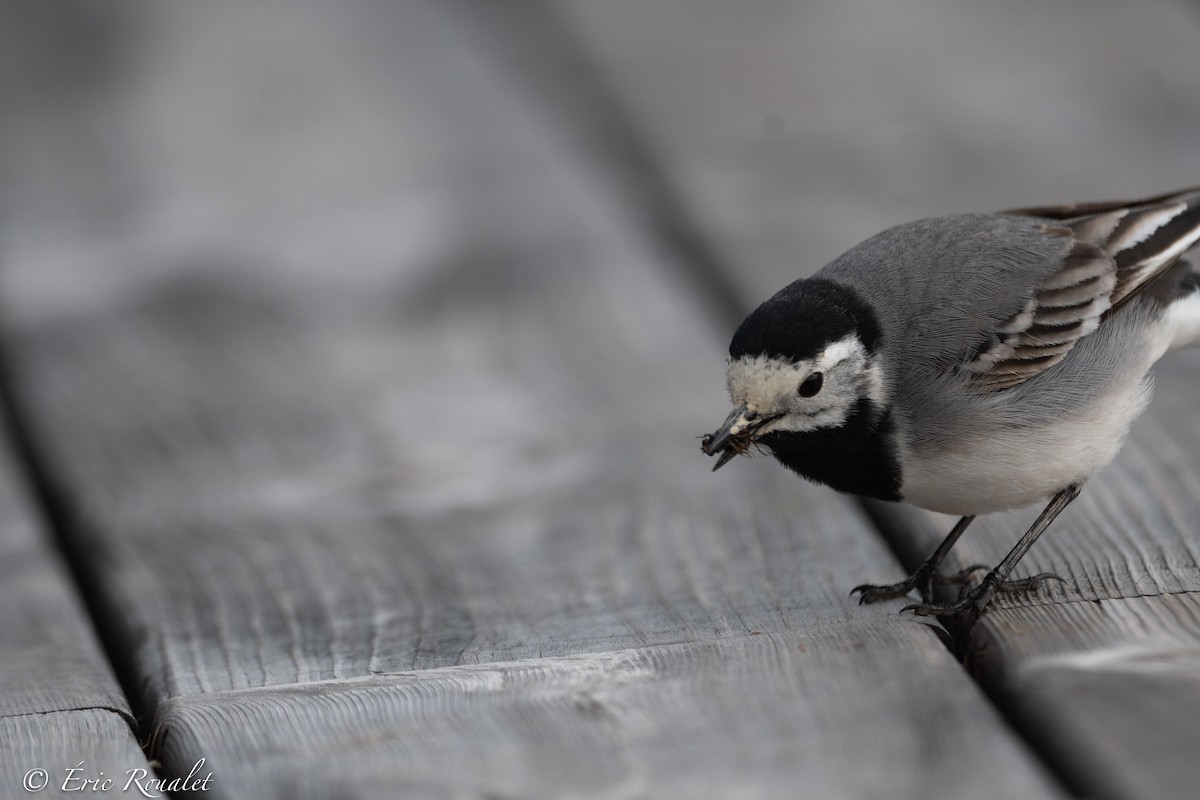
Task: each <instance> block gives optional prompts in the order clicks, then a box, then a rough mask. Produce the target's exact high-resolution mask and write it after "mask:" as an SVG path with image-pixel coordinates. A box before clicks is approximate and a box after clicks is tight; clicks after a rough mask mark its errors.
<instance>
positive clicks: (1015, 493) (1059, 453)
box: [901, 382, 1150, 516]
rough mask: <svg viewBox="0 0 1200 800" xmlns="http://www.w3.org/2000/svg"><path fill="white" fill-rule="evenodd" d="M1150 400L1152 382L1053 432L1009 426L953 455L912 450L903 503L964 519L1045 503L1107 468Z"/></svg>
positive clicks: (963, 444)
mask: <svg viewBox="0 0 1200 800" xmlns="http://www.w3.org/2000/svg"><path fill="white" fill-rule="evenodd" d="M1149 399H1150V384H1149V382H1147V383H1146V384H1144V390H1143V391H1140V392H1139V391H1135V392H1127V393H1124V395H1123V398H1122V397H1113V396H1111V395H1110V397H1109V398H1108V400H1107V401H1105V402H1101V403H1099V404H1097V405H1096V406H1093V408H1092V410H1091V411H1090V412H1081V411H1076V412H1075V413H1072V414H1064V415H1063V416H1062V417H1061V418H1059V419H1057V420H1056V421H1055V422H1054V424H1052V425H1037V426H1030V427H1015V426H1010V427H1007V428H1004V429H1001V430H994V431H993V432H991V433H990V434H986V435H978V436H975V437H974V438H971V439H966V440H961V441H960V442H959V443H958V444H956V445H955V446H954V447H953V448H952V449H951V448H947V447H944V446H943V447H939V448H929V449H928V450H927V451H926V452H919V451H916V450H910V451H909V452H908V453H907V457H906V459H905V465H904V474H903V475H902V477H901V480H902V485H901V493H902V494H903V496H904V501H905V502H907V503H911V504H913V505H915V506H920V507H921V508H927V509H929V510H930V511H939V512H942V513H944V514H955V515H959V516H967V515H970V514H987V513H991V512H993V511H1005V510H1007V509H1012V508H1020V507H1022V506H1027V505H1031V504H1033V503H1037V502H1044V501H1045V500H1047V499H1048V498H1049V497H1051V496H1052V495H1054V494H1055V493H1057V492H1058V491H1059V490H1061V489H1063V488H1065V487H1067V486H1068V485H1070V484H1073V483H1083V482H1084V481H1086V480H1087V479H1088V478H1090V477H1091V476H1092V475H1093V474H1094V473H1095V472H1096V471H1097V470H1099V469H1100V468H1101V467H1103V466H1104V465H1105V464H1107V463H1108V462H1110V461H1111V460H1112V459H1113V457H1114V456H1116V454H1117V451H1118V450H1120V448H1121V443H1122V442H1123V441H1124V439H1125V435H1126V434H1127V433H1128V431H1129V425H1130V424H1131V423H1132V422H1133V420H1134V419H1135V418H1136V417H1137V416H1138V415H1139V414H1141V412H1142V410H1143V409H1144V408H1145V407H1146V403H1147V402H1149ZM980 427H981V428H983V427H985V426H982V425H981V426H980Z"/></svg>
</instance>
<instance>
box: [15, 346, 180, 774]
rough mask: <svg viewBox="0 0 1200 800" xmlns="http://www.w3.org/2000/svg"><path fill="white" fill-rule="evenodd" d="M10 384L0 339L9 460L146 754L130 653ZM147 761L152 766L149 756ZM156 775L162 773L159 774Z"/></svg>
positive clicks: (142, 708)
mask: <svg viewBox="0 0 1200 800" xmlns="http://www.w3.org/2000/svg"><path fill="white" fill-rule="evenodd" d="M13 384H14V378H13V369H12V355H11V353H10V351H9V343H8V341H7V340H5V339H0V430H2V431H3V432H4V433H6V434H7V435H8V441H9V442H10V443H11V446H12V453H13V459H14V461H15V462H16V464H15V466H16V480H23V481H24V484H25V488H26V490H27V492H26V494H27V496H28V497H29V499H30V514H31V515H32V516H33V517H34V519H35V520H40V521H41V523H42V524H41V526H40V527H41V529H42V530H43V531H45V532H46V534H48V536H49V540H50V544H51V545H52V547H53V548H54V550H55V551H56V552H57V553H58V555H59V557H60V558H61V559H62V561H63V563H65V564H66V566H67V569H68V571H69V572H70V577H71V580H72V582H73V584H74V586H75V589H76V591H78V592H79V595H80V597H81V600H82V606H83V612H84V614H85V615H86V616H87V618H88V620H89V621H90V622H91V625H92V630H93V631H94V632H95V635H96V638H97V639H98V640H99V642H100V646H101V648H102V649H103V651H104V656H105V658H106V659H107V660H108V663H109V665H110V666H111V667H112V671H113V674H114V675H115V676H116V679H117V683H118V685H119V686H120V688H121V692H122V693H123V694H124V696H125V702H126V703H127V704H128V705H129V709H130V711H131V712H132V713H133V717H132V718H130V717H129V716H127V715H126V714H125V713H124V712H121V711H118V712H117V713H118V714H119V715H120V716H121V718H122V719H124V720H125V721H126V723H127V724H128V725H129V729H130V732H131V733H132V734H133V737H134V739H135V740H136V741H137V742H138V744H139V745H140V746H141V747H142V750H143V752H146V742H144V741H143V740H142V738H141V737H140V736H139V735H138V732H139V730H140V729H144V728H145V726H146V724H147V723H148V722H149V720H150V717H149V715H148V709H147V708H146V705H145V699H144V698H143V696H142V693H141V692H140V691H138V681H137V677H136V670H135V667H134V664H133V656H132V653H130V652H129V650H128V649H127V648H125V647H124V646H123V644H122V637H121V635H120V630H119V626H118V625H117V624H116V622H115V618H114V615H113V613H112V608H111V606H110V604H109V603H108V601H107V600H106V598H105V595H104V593H103V591H102V589H101V588H100V583H99V581H98V580H97V578H96V576H95V574H94V572H93V571H92V570H91V569H89V565H88V560H87V557H86V554H85V552H84V548H83V547H81V546H80V542H79V541H78V538H77V534H76V533H75V532H76V531H77V530H78V528H77V527H76V526H77V524H78V518H77V515H75V514H74V513H73V512H72V510H71V509H70V507H69V504H68V503H67V502H66V501H65V499H64V494H63V493H62V492H61V491H60V490H59V489H58V487H57V486H56V485H55V483H54V481H53V479H52V478H51V477H50V475H49V473H48V470H47V468H46V465H45V463H44V461H43V459H42V458H41V457H40V455H39V450H38V447H37V443H36V442H35V441H34V437H33V434H32V431H31V428H30V426H29V425H28V424H27V419H28V418H29V415H28V414H26V413H25V409H24V408H23V407H22V406H21V403H20V401H19V399H18V396H17V393H16V392H15V391H14V389H13ZM72 710H75V709H72ZM110 710H115V709H110ZM147 757H148V755H147ZM148 758H149V757H148ZM151 765H152V766H153V765H154V762H153V761H152V760H151ZM156 771H157V770H156ZM159 777H163V776H162V775H161V774H160V775H159Z"/></svg>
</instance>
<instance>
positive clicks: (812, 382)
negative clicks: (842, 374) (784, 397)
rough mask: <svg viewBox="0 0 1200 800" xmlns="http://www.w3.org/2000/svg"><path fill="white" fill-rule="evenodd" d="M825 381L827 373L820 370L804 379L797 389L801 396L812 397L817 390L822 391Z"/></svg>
mask: <svg viewBox="0 0 1200 800" xmlns="http://www.w3.org/2000/svg"><path fill="white" fill-rule="evenodd" d="M824 383H825V375H824V374H823V373H820V372H814V373H813V374H812V375H809V376H808V377H807V378H805V379H804V382H803V383H801V384H800V388H799V389H797V391H798V392H799V393H800V396H801V397H812V396H813V395H814V394H816V393H817V392H819V391H821V386H822V385H823V384H824Z"/></svg>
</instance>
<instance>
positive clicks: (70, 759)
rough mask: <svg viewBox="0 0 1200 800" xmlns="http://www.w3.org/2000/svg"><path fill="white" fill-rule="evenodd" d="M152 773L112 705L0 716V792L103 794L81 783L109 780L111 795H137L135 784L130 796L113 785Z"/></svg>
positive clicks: (22, 794)
mask: <svg viewBox="0 0 1200 800" xmlns="http://www.w3.org/2000/svg"><path fill="white" fill-rule="evenodd" d="M37 666H38V668H42V667H43V666H45V664H38V665H37ZM37 770H44V771H45V773H44V774H43V773H41V772H37ZM31 773H33V774H31ZM154 777H155V772H154V770H153V769H152V768H151V766H150V764H149V763H148V762H147V761H146V756H145V755H144V754H143V753H142V749H141V747H140V746H139V745H138V743H137V740H136V739H135V738H134V737H133V734H132V733H131V731H130V729H129V721H128V719H127V718H126V717H125V716H123V715H122V714H121V713H119V712H118V711H116V710H114V709H111V708H78V709H72V710H69V711H51V712H48V713H31V714H19V715H16V716H3V717H0V796H3V797H14V798H15V797H29V796H31V795H32V796H35V797H80V796H92V797H95V796H104V795H105V794H108V792H100V791H92V790H91V789H90V788H88V786H89V785H88V784H85V783H84V781H88V780H96V781H101V782H102V781H104V780H112V781H113V783H112V784H111V785H110V789H111V794H114V795H118V796H133V797H138V796H140V795H139V794H137V793H136V791H137V790H136V788H134V792H133V793H131V794H130V795H120V793H119V791H118V789H122V788H124V786H125V785H126V783H127V782H128V781H129V780H130V779H131V778H133V779H137V780H141V781H142V782H143V784H145V783H147V781H146V780H145V779H147V778H154ZM26 781H28V783H26ZM26 787H28V789H29V791H25V789H26ZM113 787H115V788H113Z"/></svg>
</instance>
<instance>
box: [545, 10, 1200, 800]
mask: <svg viewBox="0 0 1200 800" xmlns="http://www.w3.org/2000/svg"><path fill="white" fill-rule="evenodd" d="M857 5H858V6H859V8H858V13H859V15H860V18H861V19H875V20H880V21H881V22H880V25H882V24H884V23H883V22H882V21H883V20H886V21H887V24H889V25H892V26H894V28H893V35H889V36H886V37H884V36H879V29H878V28H876V27H875V26H874V25H865V26H862V27H860V28H857V29H856V30H855V31H846V30H844V29H841V28H840V27H838V25H837V14H831V15H830V16H826V17H817V18H815V19H814V14H813V12H812V11H811V10H810V9H808V8H803V9H800V8H796V9H791V10H785V9H783V8H782V7H774V6H754V7H751V8H750V9H749V10H747V9H744V8H743V7H738V9H737V10H736V11H735V10H733V9H732V8H731V9H724V10H722V9H717V8H710V9H708V10H706V12H704V13H702V14H699V15H696V14H691V13H690V12H691V7H690V6H689V5H688V4H685V3H658V4H653V5H645V4H638V3H633V2H625V3H606V4H591V3H586V2H573V1H572V2H563V3H559V4H558V6H559V7H560V8H561V9H563V11H564V15H565V18H566V19H567V20H568V21H569V24H570V25H571V26H572V27H573V28H574V29H575V30H577V31H579V32H580V34H581V36H582V38H583V40H584V41H585V42H586V43H587V45H588V50H589V52H590V53H592V55H593V63H594V64H595V65H596V69H597V71H598V72H599V73H600V74H601V75H603V76H605V78H606V80H607V81H608V82H609V85H610V88H611V91H612V94H613V95H615V96H618V97H620V98H622V99H623V100H624V101H625V108H626V111H627V114H628V117H629V124H630V125H631V127H633V128H634V129H636V130H637V131H638V133H639V135H640V136H641V138H642V139H643V140H644V141H645V142H646V143H647V144H646V146H647V147H648V148H649V149H650V150H651V152H652V153H653V154H654V157H655V158H656V159H658V160H659V161H660V163H661V164H662V165H663V170H664V172H665V174H666V175H667V177H668V179H669V180H670V181H671V182H672V184H673V185H674V186H675V187H677V192H678V194H679V196H680V203H681V204H684V205H685V206H686V209H687V212H688V213H689V214H691V215H693V216H695V217H696V218H698V219H700V220H702V222H701V224H700V225H699V228H700V229H701V230H702V231H703V232H704V233H705V235H707V236H709V237H710V238H711V242H712V243H713V246H715V247H717V248H719V249H720V251H721V252H722V254H723V258H724V260H725V261H726V262H727V263H728V264H729V268H730V274H731V278H732V279H734V280H736V282H737V284H738V285H739V287H741V288H742V289H744V292H745V294H744V296H743V297H742V300H743V305H744V306H745V307H746V308H749V307H750V306H751V305H752V304H754V303H757V302H759V301H760V300H762V299H763V298H765V297H766V296H767V295H769V294H770V293H772V292H774V291H775V290H777V289H778V288H780V287H781V286H783V285H784V284H785V283H787V282H789V281H791V280H793V279H794V278H796V277H798V276H800V275H803V274H806V273H809V272H811V271H813V270H815V269H816V268H818V267H820V266H821V264H823V263H824V262H826V261H827V260H829V258H831V257H833V256H835V255H837V254H838V253H839V252H841V251H842V250H844V249H846V248H847V247H849V246H851V245H853V244H854V243H856V242H857V241H859V240H860V239H862V238H865V237H866V236H867V235H870V234H872V233H874V232H876V231H877V230H879V229H882V228H883V227H886V226H887V225H890V224H894V223H897V222H901V221H904V220H907V219H912V218H917V217H920V216H926V215H929V214H935V213H946V212H951V211H957V210H989V209H995V208H1003V207H1008V206H1013V205H1021V204H1028V203H1032V202H1039V198H1045V199H1046V200H1049V201H1067V200H1070V199H1087V198H1089V197H1094V198H1104V197H1113V196H1121V195H1134V196H1136V195H1137V194H1138V193H1143V192H1144V193H1152V192H1155V191H1161V190H1165V189H1169V188H1173V187H1176V186H1184V185H1188V184H1191V183H1195V182H1196V181H1197V179H1198V178H1197V176H1200V158H1198V157H1197V151H1196V148H1195V142H1197V141H1200V93H1198V92H1197V88H1198V87H1200V69H1197V67H1196V64H1195V61H1194V59H1192V58H1190V57H1189V56H1188V55H1187V52H1188V50H1189V49H1190V48H1192V46H1193V43H1194V39H1195V36H1196V34H1197V32H1198V30H1200V19H1198V18H1197V17H1196V14H1195V8H1194V6H1193V5H1191V4H1185V3H1182V2H1165V1H1164V2H1155V3H1150V4H1145V5H1140V6H1138V7H1137V8H1136V9H1135V8H1132V7H1124V6H1118V5H1117V4H1112V3H1104V4H1094V3H1092V4H1087V5H1086V6H1085V5H1084V4H1082V3H1078V4H1056V5H1054V6H1052V7H1051V6H1045V5H1041V4H1034V3H1029V2H1017V1H1016V0H1013V1H1012V2H1006V3H998V4H990V5H989V6H988V9H987V10H986V11H982V12H980V11H979V10H973V11H972V13H971V14H970V15H966V14H964V13H962V12H958V11H956V9H957V8H958V6H954V5H953V4H950V3H945V2H929V3H925V4H922V12H923V13H916V12H914V11H913V9H912V7H911V6H908V5H906V6H905V7H904V8H903V9H900V8H897V7H893V6H891V5H887V4H884V3H862V4H857ZM756 12H758V13H756ZM926 14H928V15H930V16H926ZM980 14H982V15H983V16H980ZM683 15H689V16H688V23H687V29H688V34H689V35H688V36H687V37H677V36H672V35H671V33H672V31H673V30H675V28H676V26H678V25H679V24H681V23H680V20H681V19H682V18H683ZM932 16H936V17H937V19H938V24H937V25H930V24H929V20H930V18H931V17H932ZM895 26H898V27H895ZM847 35H850V36H852V37H860V38H858V39H856V41H857V42H858V44H857V45H848V44H847V39H846V38H845V37H846V36H847ZM1118 40H1119V41H1121V43H1122V44H1121V46H1120V47H1119V48H1110V47H1106V46H1100V45H1098V43H1100V42H1105V41H1118ZM868 41H869V46H867V45H868ZM948 62H949V63H950V64H952V66H951V67H947V63H948ZM818 64H819V65H820V67H819V69H817V68H812V67H813V65H818ZM806 67H807V68H806ZM856 175H857V176H861V180H860V181H855V180H853V176H856ZM848 176H849V177H848ZM1158 387H1159V391H1158V395H1159V396H1158V398H1157V399H1156V401H1155V403H1154V404H1153V406H1152V407H1151V409H1150V411H1149V412H1148V414H1147V415H1146V417H1145V418H1144V419H1143V420H1141V421H1140V422H1139V423H1138V424H1137V425H1136V426H1135V428H1134V431H1133V434H1132V436H1131V440H1130V443H1129V446H1128V447H1127V448H1126V449H1125V451H1124V452H1123V453H1122V455H1121V456H1120V457H1119V458H1118V459H1117V461H1116V462H1115V463H1114V464H1113V465H1112V466H1111V467H1110V468H1108V469H1107V470H1105V471H1104V472H1103V473H1102V474H1101V475H1100V476H1098V477H1097V478H1096V479H1095V480H1093V481H1092V482H1091V483H1090V484H1089V485H1088V486H1087V487H1086V489H1085V491H1084V494H1083V497H1082V498H1081V499H1080V500H1079V501H1077V502H1076V504H1075V505H1074V506H1073V507H1071V508H1070V509H1068V511H1067V512H1066V513H1065V514H1064V515H1063V516H1062V517H1061V518H1060V520H1059V521H1058V522H1056V523H1055V525H1054V526H1053V527H1052V528H1051V530H1050V532H1049V533H1048V534H1047V535H1046V536H1045V537H1043V539H1042V540H1041V541H1039V543H1038V544H1037V545H1036V546H1035V547H1034V549H1033V551H1032V552H1031V553H1030V555H1029V556H1028V557H1027V559H1026V560H1025V561H1024V562H1023V563H1022V565H1021V572H1022V573H1023V574H1032V573H1035V572H1040V571H1053V572H1058V573H1059V574H1062V575H1064V576H1066V577H1067V578H1068V579H1069V583H1068V585H1067V586H1066V587H1063V588H1061V589H1059V588H1054V587H1052V588H1051V589H1050V590H1049V591H1048V592H1047V593H1046V594H1045V595H1043V596H1040V597H1033V598H1021V599H1019V600H1018V599H1007V598H1005V599H1002V600H1001V603H1000V606H1001V607H1000V608H999V609H997V610H996V611H995V612H994V613H992V614H991V615H989V616H988V617H987V618H985V622H984V624H983V625H982V626H980V627H979V628H977V629H976V632H975V636H974V637H973V640H972V642H971V646H970V654H971V664H972V666H973V667H974V668H975V669H976V670H978V671H979V673H980V675H981V678H982V680H983V681H984V684H985V685H986V686H988V687H989V689H990V690H992V691H994V693H995V694H996V696H997V697H998V698H999V701H1000V703H1001V704H1002V706H1004V707H1005V708H1006V709H1008V710H1010V711H1011V712H1012V715H1013V717H1014V718H1015V719H1016V720H1017V722H1018V723H1019V724H1020V726H1021V729H1022V731H1023V732H1024V733H1025V734H1026V735H1027V736H1028V737H1029V738H1030V740H1031V741H1032V742H1033V743H1034V744H1035V746H1036V747H1037V748H1038V749H1039V751H1041V752H1042V753H1043V755H1044V757H1046V758H1047V759H1048V761H1049V763H1050V764H1051V765H1052V766H1053V767H1054V768H1055V769H1056V770H1057V771H1059V772H1060V774H1061V775H1063V776H1064V777H1065V778H1066V779H1067V780H1068V781H1069V782H1070V783H1071V785H1072V786H1073V787H1075V788H1076V789H1077V790H1079V791H1080V792H1083V793H1085V794H1087V795H1088V796H1097V797H1126V798H1136V797H1192V796H1194V793H1195V788H1194V787H1195V770H1194V765H1193V763H1192V762H1193V757H1192V753H1193V752H1194V750H1195V745H1196V743H1197V742H1198V741H1200V696H1197V693H1196V691H1195V685H1196V684H1195V675H1197V674H1200V656H1198V653H1200V650H1198V649H1197V645H1198V641H1197V631H1196V625H1195V609H1194V605H1195V597H1196V595H1195V593H1196V592H1197V590H1200V566H1198V563H1197V554H1198V552H1200V434H1198V430H1200V429H1198V426H1197V425H1196V424H1195V413H1196V409H1195V398H1196V397H1197V396H1200V356H1198V355H1197V354H1196V353H1186V354H1177V355H1173V356H1171V357H1170V358H1169V359H1168V360H1167V361H1166V362H1164V364H1163V365H1161V367H1160V369H1159V380H1158ZM735 468H737V467H730V468H729V469H730V470H732V469H735ZM873 510H874V512H875V513H876V514H877V515H878V517H879V518H880V519H881V520H882V521H883V522H884V528H885V530H886V532H887V533H888V535H889V537H890V538H891V540H892V541H893V543H894V545H895V546H896V547H897V549H898V550H899V551H900V552H901V553H902V554H903V555H904V556H905V558H906V561H907V562H908V567H909V568H912V567H915V566H916V564H917V563H919V562H920V560H921V559H923V558H924V557H925V556H926V555H928V553H929V552H931V551H932V549H933V547H934V546H935V545H936V543H937V541H939V540H940V538H941V537H942V536H943V535H944V534H945V532H946V531H947V530H948V529H949V525H950V524H951V523H952V520H949V519H948V518H945V517H936V516H934V515H927V514H924V513H923V512H917V511H905V510H904V509H901V508H896V507H894V506H886V507H885V506H884V505H882V504H880V505H878V506H874V507H873ZM1036 513H1037V510H1036V509H1029V510H1025V511H1022V512H1013V513H1010V514H1002V515H993V516H991V517H987V518H982V519H980V520H978V521H976V523H975V524H974V526H973V527H972V529H971V530H970V531H969V532H968V534H967V535H966V537H965V538H964V541H963V542H962V543H961V544H960V545H959V549H958V551H957V553H956V555H957V559H956V562H955V563H956V564H957V565H959V566H965V565H967V564H970V563H977V562H984V563H995V562H996V561H998V560H999V558H1000V557H1001V556H1002V555H1003V554H1004V552H1006V551H1007V549H1008V547H1010V546H1011V544H1012V543H1013V542H1014V541H1015V539H1016V538H1017V536H1019V534H1020V533H1021V532H1023V531H1024V530H1025V528H1026V527H1027V526H1028V524H1029V523H1030V522H1031V521H1032V519H1033V517H1034V516H1035V515H1036ZM899 576H900V573H895V574H893V575H869V574H863V575H862V577H863V578H864V579H868V578H869V579H872V580H876V581H885V580H893V579H895V578H898V577H899ZM898 605H899V601H897V606H898Z"/></svg>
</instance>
